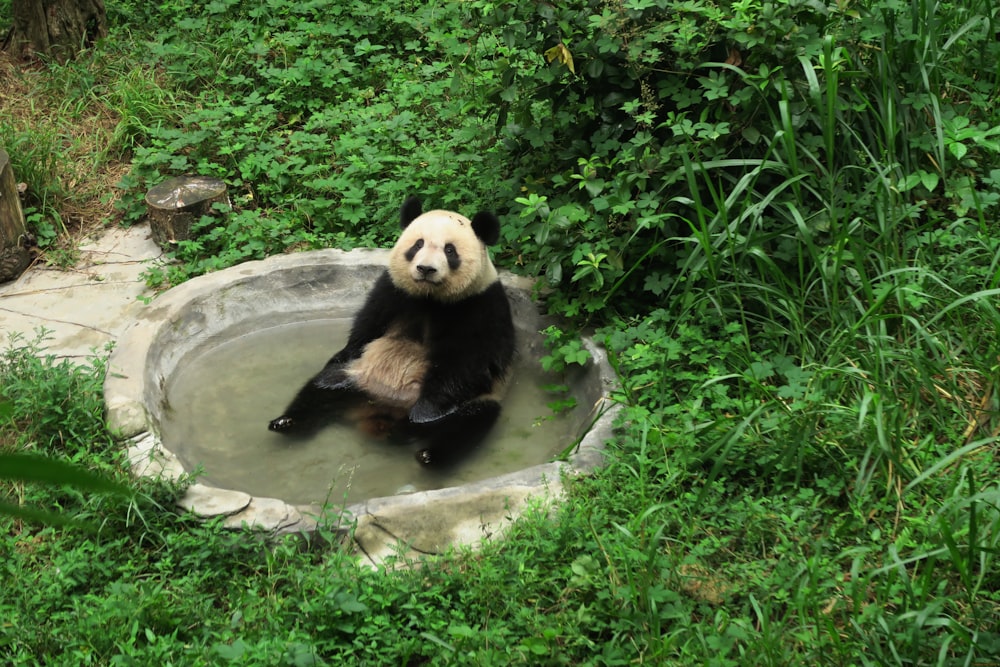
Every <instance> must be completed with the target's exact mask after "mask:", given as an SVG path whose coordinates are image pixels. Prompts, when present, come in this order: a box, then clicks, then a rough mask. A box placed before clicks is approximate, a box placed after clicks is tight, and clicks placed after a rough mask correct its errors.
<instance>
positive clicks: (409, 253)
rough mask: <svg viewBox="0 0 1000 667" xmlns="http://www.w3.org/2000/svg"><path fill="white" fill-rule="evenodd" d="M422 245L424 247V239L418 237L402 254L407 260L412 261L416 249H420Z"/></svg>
mask: <svg viewBox="0 0 1000 667" xmlns="http://www.w3.org/2000/svg"><path fill="white" fill-rule="evenodd" d="M423 247H424V240H423V239H418V240H417V242H416V243H414V244H413V245H411V246H410V249H409V250H407V251H406V252H405V253H404V254H403V256H404V257H406V261H407V262H412V261H413V258H414V257H415V256H416V254H417V251H418V250H420V249H421V248H423Z"/></svg>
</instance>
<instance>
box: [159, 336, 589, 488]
mask: <svg viewBox="0 0 1000 667" xmlns="http://www.w3.org/2000/svg"><path fill="white" fill-rule="evenodd" d="M349 327H350V320H346V319H344V320H313V321H308V322H301V323H296V324H291V325H285V326H278V327H272V328H269V329H263V330H260V331H257V332H255V333H252V334H249V335H246V336H241V337H239V338H234V339H233V340H230V341H227V342H224V343H222V344H220V345H218V346H216V347H213V348H211V349H209V350H207V351H206V352H204V353H202V354H201V355H200V356H198V357H197V358H195V359H192V360H190V361H187V362H186V363H185V364H184V367H182V368H180V369H178V371H177V372H175V373H174V376H173V377H172V378H170V379H169V381H168V383H167V387H166V397H167V404H168V406H169V409H167V410H165V411H164V412H165V414H164V415H163V418H162V422H161V424H160V435H161V437H162V439H163V443H164V445H165V446H166V447H167V449H169V450H171V451H172V452H174V453H175V454H177V456H178V457H179V458H180V459H181V461H182V462H183V463H184V465H185V467H186V468H187V469H188V470H193V469H194V468H195V467H196V466H200V467H201V468H202V469H203V471H204V474H203V475H202V476H201V477H200V478H199V479H200V481H203V482H205V483H208V484H211V485H214V486H218V487H222V488H228V489H236V490H240V491H245V492H247V493H250V494H253V495H256V496H270V497H276V498H282V499H284V500H286V501H288V502H292V503H322V502H325V501H329V502H331V503H333V504H335V505H336V504H340V503H353V502H358V501H361V500H365V499H367V498H373V497H378V496H388V495H393V494H396V493H399V492H401V491H402V492H406V491H424V490H429V489H438V488H443V487H447V486H455V485H458V484H464V483H467V482H471V481H477V480H482V479H487V478H490V477H494V476H496V475H501V474H504V473H507V472H513V471H515V470H521V469H523V468H527V467H530V466H533V465H536V464H538V463H543V462H545V461H548V460H550V459H551V458H552V456H553V455H555V454H556V453H558V452H559V451H561V450H562V449H564V448H565V447H566V446H568V445H569V444H571V443H572V442H573V440H574V439H575V438H576V436H577V435H579V434H578V433H575V432H571V431H573V430H574V422H571V420H570V419H568V418H566V417H559V418H556V419H552V418H549V419H546V417H551V412H550V411H549V409H548V408H547V407H546V403H548V402H549V401H550V400H551V398H550V397H549V396H548V395H547V394H545V392H544V391H542V390H541V389H540V386H541V385H543V384H546V383H550V382H552V379H551V378H545V377H543V375H542V373H541V371H540V370H538V369H536V368H532V367H530V366H528V365H527V364H525V363H524V362H523V361H522V362H519V364H518V365H517V366H516V367H515V370H514V375H513V380H512V382H511V384H510V387H509V389H508V393H507V397H506V399H505V400H504V409H503V412H502V413H501V416H500V419H499V421H498V422H497V424H496V426H495V427H494V429H493V432H492V434H491V435H490V437H489V438H488V439H487V440H486V442H484V443H483V444H482V445H481V446H480V447H479V448H478V449H477V450H476V451H475V452H473V453H472V454H470V455H469V456H468V457H465V458H463V459H462V461H461V462H460V463H459V464H457V465H455V466H453V467H452V468H450V469H447V470H443V471H442V470H435V469H431V468H424V467H422V466H420V464H418V463H417V462H416V460H415V459H414V456H413V454H414V452H415V451H416V450H417V449H419V447H418V446H413V447H410V446H405V445H396V444H391V443H387V442H383V441H379V440H370V439H368V438H366V437H365V436H363V435H361V434H359V433H358V432H357V431H356V430H355V429H352V428H350V427H347V426H343V425H340V424H332V425H330V426H329V427H327V428H325V429H324V430H322V431H320V432H319V433H318V434H317V435H316V436H315V437H312V438H310V439H290V438H288V437H286V436H283V435H280V434H277V433H272V432H270V431H268V430H267V423H268V421H270V420H271V419H273V418H274V417H276V416H278V415H279V414H281V411H282V410H284V408H285V406H286V405H287V404H288V402H289V401H290V400H291V399H292V397H293V396H294V395H295V392H296V391H298V389H299V387H301V386H302V384H303V383H304V382H305V381H306V380H307V379H308V378H309V377H311V376H312V375H313V374H315V373H316V372H317V371H318V370H319V369H320V368H321V367H322V365H323V364H324V363H325V362H326V360H327V359H329V358H330V357H331V356H333V354H334V353H335V352H336V351H337V350H339V349H340V348H341V347H342V346H343V344H344V342H345V341H346V340H347V332H348V329H349ZM535 365H536V366H537V364H535Z"/></svg>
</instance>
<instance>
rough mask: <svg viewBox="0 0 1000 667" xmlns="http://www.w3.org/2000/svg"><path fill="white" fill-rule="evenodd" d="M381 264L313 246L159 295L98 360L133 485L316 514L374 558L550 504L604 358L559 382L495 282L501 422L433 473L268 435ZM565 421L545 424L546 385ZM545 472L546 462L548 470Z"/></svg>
mask: <svg viewBox="0 0 1000 667" xmlns="http://www.w3.org/2000/svg"><path fill="white" fill-rule="evenodd" d="M386 261H387V251H381V250H355V251H351V252H342V251H337V250H323V251H315V252H306V253H299V254H294V255H283V256H278V257H272V258H269V259H267V260H264V261H260V262H248V263H246V264H242V265H239V266H236V267H233V268H230V269H227V270H224V271H219V272H217V273H213V274H209V275H206V276H202V277H200V278H196V279H193V280H191V281H188V282H187V283H184V284H182V285H180V286H178V287H176V288H173V289H171V290H169V291H168V292H166V293H164V294H163V295H161V296H159V297H157V298H156V299H155V300H154V301H153V302H152V303H150V304H149V306H148V308H147V310H146V312H145V313H144V315H143V317H142V318H141V319H140V320H139V321H137V322H136V323H134V324H133V325H132V326H130V327H129V329H128V330H127V331H126V332H125V334H124V335H123V336H122V338H121V340H120V341H119V344H118V346H117V348H116V349H115V351H114V352H113V353H112V356H111V359H110V365H109V373H108V377H107V380H106V382H105V401H106V404H107V410H108V424H109V427H110V428H112V429H113V430H114V431H115V432H116V433H118V434H119V435H120V436H121V437H122V438H123V439H126V440H127V441H128V447H129V459H130V462H131V465H132V468H133V471H134V473H135V474H137V475H147V476H167V477H170V478H179V477H180V476H182V475H185V474H188V473H194V472H197V482H196V483H195V484H193V485H192V486H191V487H190V489H189V490H188V492H187V494H186V495H185V497H184V498H183V499H182V500H181V505H182V506H184V507H186V508H188V509H190V510H192V511H193V512H195V513H197V514H199V515H201V516H205V517H209V516H218V515H223V516H224V517H225V519H224V521H225V522H226V523H227V524H228V525H232V526H234V527H238V526H242V525H249V526H252V527H255V528H259V529H262V530H267V531H272V532H291V531H301V530H311V529H312V528H314V527H315V526H316V525H317V522H318V521H321V520H323V519H322V518H321V517H322V516H323V515H324V514H328V515H330V516H332V519H331V520H334V521H339V525H341V526H344V525H352V526H353V528H354V530H353V536H354V539H355V541H356V544H357V547H358V549H359V551H361V552H362V553H364V554H367V555H368V556H369V557H371V558H372V560H373V561H374V562H379V561H380V560H381V558H382V557H384V556H385V555H387V554H388V553H391V552H393V551H394V550H396V549H398V545H399V544H400V543H402V544H405V545H406V549H407V550H409V551H410V552H412V553H436V552H438V551H440V550H442V549H443V548H446V547H447V546H448V545H449V544H453V543H456V542H474V541H476V540H477V539H481V538H482V537H484V536H490V535H493V534H495V533H497V532H498V531H499V530H501V529H502V526H503V524H505V523H506V522H507V521H508V520H509V519H510V518H512V517H513V516H516V515H517V513H518V512H519V511H520V509H521V508H523V507H524V505H525V504H526V503H527V502H528V501H529V499H530V498H533V497H534V498H538V497H542V498H544V497H549V498H554V497H556V496H558V494H559V492H560V490H561V482H562V477H563V475H564V474H565V473H571V474H572V473H579V472H585V471H588V470H590V469H592V468H593V467H594V466H596V465H599V463H600V460H601V456H602V454H601V451H602V447H603V443H604V442H605V441H606V440H607V439H608V438H609V437H611V423H612V419H613V415H612V412H613V410H612V409H611V408H612V406H611V403H610V401H609V400H608V398H607V393H608V389H609V387H610V386H611V384H612V382H613V373H612V371H611V369H610V367H609V365H608V364H607V361H606V358H605V356H604V353H603V350H601V349H600V348H599V347H597V346H596V345H594V344H593V342H592V341H589V340H588V341H585V343H586V344H587V347H588V349H589V350H590V352H591V355H592V357H593V361H592V363H591V364H589V365H588V366H587V367H586V368H583V369H579V370H577V371H576V372H575V373H573V374H572V375H569V376H566V377H549V376H546V374H544V373H542V371H541V369H540V365H539V364H538V359H539V357H540V356H541V355H542V354H544V350H543V348H542V336H541V335H540V334H539V333H538V332H539V330H540V329H542V328H543V327H544V326H545V325H546V324H547V322H546V321H545V319H544V318H542V317H541V316H540V315H539V314H538V309H537V307H536V306H535V304H534V303H533V302H532V300H531V298H530V283H527V282H526V281H524V280H522V279H518V278H516V277H514V276H511V275H502V280H503V282H504V285H505V287H506V289H507V293H508V297H509V299H510V301H511V308H512V310H513V313H514V320H515V323H516V326H517V336H518V356H517V363H516V366H515V370H514V378H513V381H512V386H511V387H510V389H509V391H508V396H507V397H506V398H505V399H504V408H503V413H502V415H503V416H502V418H501V421H500V422H498V424H497V425H496V427H495V428H494V432H493V433H492V434H491V436H490V438H489V439H488V440H487V441H486V442H484V443H483V444H482V445H481V446H480V447H479V448H477V450H476V451H475V452H473V453H471V454H470V455H469V456H468V457H465V458H463V459H462V461H460V462H459V463H457V464H456V465H454V466H451V467H449V468H447V469H441V470H438V469H434V468H427V467H423V466H420V465H419V464H418V463H416V461H415V460H414V457H413V455H412V453H411V452H410V451H408V450H406V448H405V447H401V446H399V445H393V444H387V443H384V442H370V441H365V440H364V439H363V438H361V437H360V436H358V435H357V434H356V433H353V432H350V431H349V430H348V429H347V427H345V426H337V425H334V426H331V427H328V428H327V429H325V430H324V431H322V432H320V433H319V434H317V435H316V436H315V437H314V438H310V439H308V440H305V441H296V440H289V439H287V438H285V437H283V436H281V435H278V434H274V433H271V432H269V431H268V430H267V428H266V426H267V421H268V420H269V419H270V418H271V417H273V416H274V415H276V414H279V413H280V411H281V410H282V408H283V407H284V405H285V404H286V403H287V401H288V400H289V399H290V398H291V396H292V395H293V394H294V392H295V391H296V390H297V389H298V387H299V386H301V384H302V383H303V382H304V381H305V380H306V379H307V378H308V377H309V376H311V375H312V374H313V373H315V372H316V371H317V370H318V368H319V367H321V366H322V364H323V363H324V362H325V360H326V359H328V358H329V357H330V356H331V355H332V354H333V353H334V352H336V351H337V350H338V349H339V348H340V347H341V346H342V345H343V342H344V340H345V339H346V332H347V328H348V327H349V325H350V321H351V318H352V316H353V314H354V312H355V311H356V310H357V309H358V308H359V307H360V305H361V304H362V302H363V301H364V298H365V296H366V294H367V292H368V289H369V288H370V286H371V285H372V284H373V283H374V281H375V279H376V278H377V276H378V275H379V274H380V273H381V271H382V270H384V267H385V263H386ZM547 385H563V386H566V387H568V388H569V391H570V394H571V395H572V396H573V397H575V399H576V407H575V408H573V409H572V410H570V411H567V412H564V413H562V414H558V415H556V414H554V413H552V411H551V410H550V409H549V408H548V407H547V406H546V403H547V402H549V401H552V400H554V398H555V397H553V396H550V395H549V394H548V393H547V391H546V389H545V387H546V386H547ZM556 458H558V459H560V460H558V461H556V460H555V459H556Z"/></svg>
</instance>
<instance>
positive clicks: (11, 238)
mask: <svg viewBox="0 0 1000 667" xmlns="http://www.w3.org/2000/svg"><path fill="white" fill-rule="evenodd" d="M27 241H28V236H27V234H26V229H25V226H24V213H23V212H22V211H21V200H20V199H18V195H17V182H16V181H15V180H14V170H13V169H12V168H11V166H10V156H8V155H7V152H6V151H3V150H0V283H4V282H7V281H8V280H14V279H15V278H17V277H18V276H20V275H21V274H22V273H24V270H25V269H26V268H28V264H29V263H30V262H31V253H29V252H28V248H27V245H28V243H27Z"/></svg>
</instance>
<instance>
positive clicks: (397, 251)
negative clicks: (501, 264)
mask: <svg viewBox="0 0 1000 667" xmlns="http://www.w3.org/2000/svg"><path fill="white" fill-rule="evenodd" d="M389 275H390V277H391V278H392V282H393V283H394V284H395V285H396V287H398V288H400V289H401V290H403V291H405V292H407V293H408V294H411V295H413V296H418V297H427V298H432V299H437V300H439V301H459V300H461V299H463V298H465V297H467V296H471V295H474V294H479V293H480V292H483V291H485V290H486V288H488V287H489V286H490V285H492V284H493V283H494V282H495V281H496V279H497V271H496V268H495V267H494V266H493V262H491V261H490V257H489V254H488V253H487V251H486V245H485V244H484V243H483V241H482V240H481V239H480V238H479V237H478V236H477V235H476V232H475V231H474V230H473V228H472V222H471V221H470V220H469V219H468V218H466V217H465V216H463V215H459V214H458V213H454V212H452V211H428V212H427V213H424V214H422V215H419V216H417V217H416V218H414V219H413V221H412V222H410V223H409V224H407V225H406V227H405V228H404V229H403V233H402V234H400V236H399V239H398V240H397V241H396V245H395V246H394V247H393V249H392V252H391V253H390V255H389Z"/></svg>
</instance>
